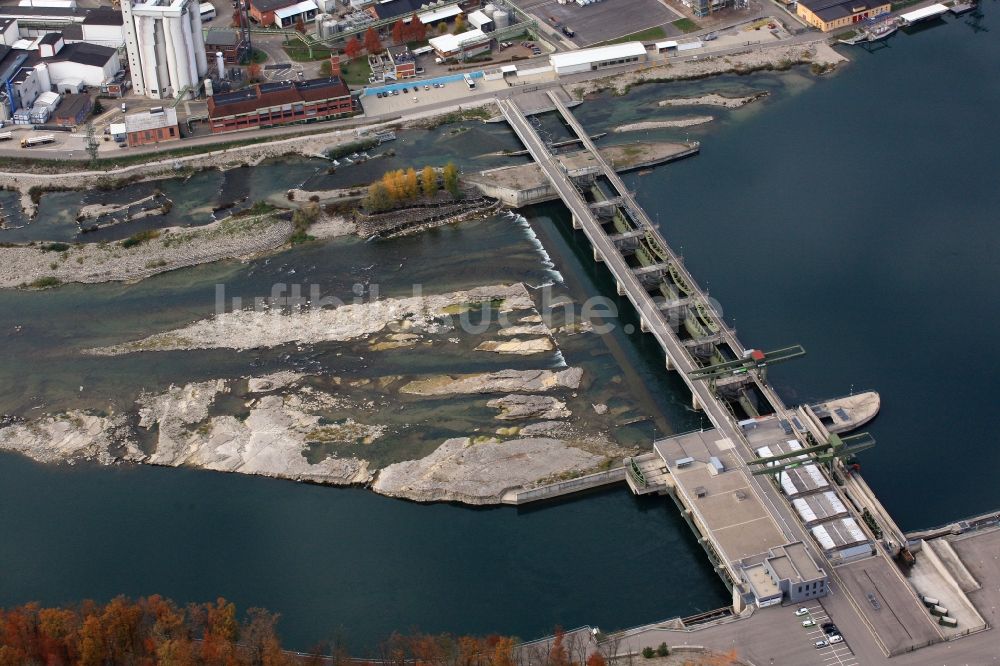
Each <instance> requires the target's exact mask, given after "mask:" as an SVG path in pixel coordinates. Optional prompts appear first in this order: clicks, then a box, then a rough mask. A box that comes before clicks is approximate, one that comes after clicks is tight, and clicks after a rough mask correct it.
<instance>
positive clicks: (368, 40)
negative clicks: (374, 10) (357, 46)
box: [365, 28, 382, 53]
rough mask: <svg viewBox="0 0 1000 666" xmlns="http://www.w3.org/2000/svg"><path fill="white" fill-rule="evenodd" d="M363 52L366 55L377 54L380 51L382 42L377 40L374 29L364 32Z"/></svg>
mask: <svg viewBox="0 0 1000 666" xmlns="http://www.w3.org/2000/svg"><path fill="white" fill-rule="evenodd" d="M365 50H366V51H368V53H378V52H379V51H381V50H382V41H381V40H380V39H379V38H378V33H377V32H375V28H368V29H367V30H365Z"/></svg>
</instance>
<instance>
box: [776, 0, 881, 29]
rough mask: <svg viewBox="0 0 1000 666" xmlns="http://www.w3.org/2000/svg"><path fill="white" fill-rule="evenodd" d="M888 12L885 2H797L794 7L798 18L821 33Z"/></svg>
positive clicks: (850, 0)
mask: <svg viewBox="0 0 1000 666" xmlns="http://www.w3.org/2000/svg"><path fill="white" fill-rule="evenodd" d="M890 11H892V5H891V4H890V3H889V2H886V1H885V0H846V1H845V0H799V2H798V4H797V5H796V6H795V13H796V14H797V15H798V16H800V17H801V18H802V19H803V20H805V22H806V23H808V24H809V25H811V26H813V27H814V28H819V29H820V30H821V31H823V32H830V31H831V30H838V29H840V28H847V27H850V26H851V25H854V24H855V23H861V22H862V21H867V20H868V19H870V18H874V17H876V16H881V15H882V14H888V13H889V12H890Z"/></svg>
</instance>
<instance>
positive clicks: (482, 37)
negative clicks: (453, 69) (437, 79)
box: [427, 28, 490, 60]
mask: <svg viewBox="0 0 1000 666" xmlns="http://www.w3.org/2000/svg"><path fill="white" fill-rule="evenodd" d="M427 43H428V44H430V46H431V48H433V49H434V53H435V54H437V57H438V58H441V60H452V59H463V58H470V57H472V56H475V55H479V54H480V53H485V52H487V51H489V50H490V36H489V35H487V34H486V33H484V32H483V31H482V30H479V29H478V28H477V29H476V30H469V31H468V32H463V33H461V34H459V35H449V34H447V33H445V34H443V35H441V36H440V37H432V38H431V39H430V40H428V42H427Z"/></svg>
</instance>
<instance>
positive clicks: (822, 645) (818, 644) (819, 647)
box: [815, 640, 829, 650]
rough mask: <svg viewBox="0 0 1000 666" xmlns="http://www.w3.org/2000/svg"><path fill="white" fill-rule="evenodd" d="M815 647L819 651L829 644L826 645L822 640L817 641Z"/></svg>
mask: <svg viewBox="0 0 1000 666" xmlns="http://www.w3.org/2000/svg"><path fill="white" fill-rule="evenodd" d="M815 645H816V649H817V650H819V649H821V648H825V647H826V646H828V645H829V643H827V642H826V641H824V640H818V641H816V643H815Z"/></svg>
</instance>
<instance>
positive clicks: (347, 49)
mask: <svg viewBox="0 0 1000 666" xmlns="http://www.w3.org/2000/svg"><path fill="white" fill-rule="evenodd" d="M360 53H361V42H359V41H358V38H357V37H356V36H352V37H351V38H350V39H348V40H347V44H345V45H344V55H346V56H347V58H348V59H349V60H354V59H355V58H357V57H358V54H360Z"/></svg>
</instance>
